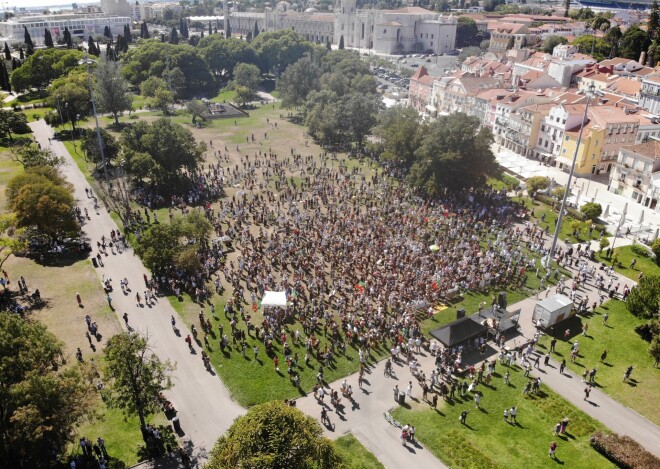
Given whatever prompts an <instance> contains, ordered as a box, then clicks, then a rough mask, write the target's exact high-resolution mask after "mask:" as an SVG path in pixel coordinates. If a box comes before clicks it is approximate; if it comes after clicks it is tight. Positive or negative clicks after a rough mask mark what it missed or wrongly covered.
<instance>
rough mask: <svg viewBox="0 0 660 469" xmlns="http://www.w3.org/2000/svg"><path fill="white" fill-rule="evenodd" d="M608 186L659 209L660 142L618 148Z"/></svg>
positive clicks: (644, 204) (646, 205)
mask: <svg viewBox="0 0 660 469" xmlns="http://www.w3.org/2000/svg"><path fill="white" fill-rule="evenodd" d="M608 189H609V190H610V191H611V192H614V193H616V194H619V195H623V196H624V197H629V198H630V199H632V200H634V201H635V202H636V203H638V204H641V205H643V206H644V207H648V208H650V209H652V210H660V206H659V205H658V199H659V198H660V142H658V141H657V140H649V141H648V142H645V143H641V144H638V145H634V146H631V147H628V148H622V149H620V150H619V153H618V156H617V160H616V163H615V164H614V167H613V169H612V173H611V176H610V183H609V186H608Z"/></svg>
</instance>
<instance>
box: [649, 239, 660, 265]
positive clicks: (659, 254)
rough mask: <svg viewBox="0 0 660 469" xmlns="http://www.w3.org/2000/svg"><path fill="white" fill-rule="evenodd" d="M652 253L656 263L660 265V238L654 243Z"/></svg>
mask: <svg viewBox="0 0 660 469" xmlns="http://www.w3.org/2000/svg"><path fill="white" fill-rule="evenodd" d="M651 251H653V254H655V262H656V263H657V264H658V265H660V238H658V239H656V240H655V241H653V244H651Z"/></svg>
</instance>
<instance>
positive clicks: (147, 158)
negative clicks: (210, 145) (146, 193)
mask: <svg viewBox="0 0 660 469" xmlns="http://www.w3.org/2000/svg"><path fill="white" fill-rule="evenodd" d="M121 140H122V143H123V145H124V151H125V156H126V162H127V170H128V172H129V173H130V174H132V175H133V176H135V177H137V178H139V179H145V178H148V179H150V180H151V182H152V183H153V184H154V186H156V187H157V188H158V189H160V190H163V191H166V192H168V193H170V194H171V193H174V192H172V191H176V190H177V188H180V187H181V183H182V181H184V180H187V179H189V177H190V176H191V175H192V174H193V173H194V172H195V171H196V170H197V167H198V165H199V164H200V163H201V162H202V156H203V153H204V151H206V145H204V143H198V142H197V141H196V140H195V138H194V137H193V135H192V133H191V132H190V130H188V129H186V128H185V127H183V126H182V125H180V124H177V123H175V122H172V121H171V120H170V119H166V118H162V119H159V120H157V121H155V122H153V123H150V124H149V123H146V122H138V123H136V124H133V125H131V126H130V127H127V128H126V129H124V131H123V132H122V137H121ZM147 167H148V168H149V171H148V172H147V173H146V174H145V173H141V172H140V170H142V169H144V168H147Z"/></svg>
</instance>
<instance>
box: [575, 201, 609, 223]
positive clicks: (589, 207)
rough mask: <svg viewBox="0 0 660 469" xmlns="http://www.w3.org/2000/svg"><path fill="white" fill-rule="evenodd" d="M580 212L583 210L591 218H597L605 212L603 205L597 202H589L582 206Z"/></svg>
mask: <svg viewBox="0 0 660 469" xmlns="http://www.w3.org/2000/svg"><path fill="white" fill-rule="evenodd" d="M580 212H582V213H583V214H584V216H585V217H586V218H588V219H589V220H595V219H596V218H598V217H599V216H600V214H601V213H603V207H601V205H600V204H597V203H595V202H587V203H586V204H584V205H583V206H582V207H580Z"/></svg>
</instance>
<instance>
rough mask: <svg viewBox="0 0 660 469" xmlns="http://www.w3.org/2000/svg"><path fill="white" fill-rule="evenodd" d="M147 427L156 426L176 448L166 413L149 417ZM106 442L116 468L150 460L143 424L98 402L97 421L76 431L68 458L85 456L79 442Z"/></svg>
mask: <svg viewBox="0 0 660 469" xmlns="http://www.w3.org/2000/svg"><path fill="white" fill-rule="evenodd" d="M147 423H150V424H152V425H154V426H156V427H157V428H158V429H159V430H160V431H161V434H162V435H163V439H164V441H166V442H169V443H170V444H171V445H172V447H176V446H177V444H176V438H175V436H174V433H173V431H172V427H171V426H170V425H169V422H168V420H167V418H166V417H165V415H164V414H163V413H158V414H156V415H152V416H149V417H147ZM99 436H100V437H102V438H103V439H104V440H105V446H106V448H107V450H108V455H109V456H110V458H111V460H112V461H113V464H114V465H113V466H112V467H113V468H124V467H131V466H133V465H135V464H137V463H138V462H140V461H144V460H146V459H150V456H149V454H148V453H147V451H146V448H145V444H144V440H143V439H142V433H141V432H140V421H139V419H138V418H137V416H130V417H127V416H125V414H124V413H123V412H122V411H121V410H120V409H113V408H109V407H107V406H106V405H105V403H104V402H103V401H101V400H99V404H98V406H97V408H96V418H94V419H92V420H90V421H88V422H85V423H84V424H82V425H81V426H80V427H78V429H77V430H76V435H75V439H74V442H73V443H72V444H71V445H70V446H69V452H68V455H67V456H73V457H75V456H77V455H80V454H82V452H81V450H80V445H79V443H78V442H79V441H80V439H81V438H82V437H86V438H88V439H90V440H92V441H93V442H94V443H95V442H96V439H97V438H98V437H99Z"/></svg>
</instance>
